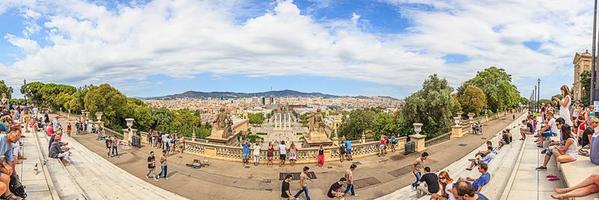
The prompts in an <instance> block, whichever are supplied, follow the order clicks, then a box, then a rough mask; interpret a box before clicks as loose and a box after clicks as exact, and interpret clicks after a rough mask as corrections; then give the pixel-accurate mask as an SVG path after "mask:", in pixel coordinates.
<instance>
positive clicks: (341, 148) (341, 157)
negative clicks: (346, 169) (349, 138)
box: [339, 140, 345, 162]
mask: <svg viewBox="0 0 599 200" xmlns="http://www.w3.org/2000/svg"><path fill="white" fill-rule="evenodd" d="M343 160H345V140H342V142H341V144H339V162H343Z"/></svg>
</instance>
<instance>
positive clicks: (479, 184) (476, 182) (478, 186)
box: [466, 163, 491, 193]
mask: <svg viewBox="0 0 599 200" xmlns="http://www.w3.org/2000/svg"><path fill="white" fill-rule="evenodd" d="M488 169H489V166H488V165H487V163H479V165H478V171H479V172H480V173H481V174H480V176H479V177H478V178H477V179H473V178H470V177H467V178H466V180H467V181H472V187H473V188H474V191H475V192H476V193H479V192H480V191H481V190H482V189H483V186H485V185H487V183H489V181H490V180H491V174H489V172H487V170H488Z"/></svg>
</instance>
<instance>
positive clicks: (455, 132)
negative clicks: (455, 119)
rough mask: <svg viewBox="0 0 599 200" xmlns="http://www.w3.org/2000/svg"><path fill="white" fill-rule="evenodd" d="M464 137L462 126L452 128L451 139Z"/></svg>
mask: <svg viewBox="0 0 599 200" xmlns="http://www.w3.org/2000/svg"><path fill="white" fill-rule="evenodd" d="M462 136H464V132H463V131H462V126H460V125H454V126H451V136H450V138H452V139H453V138H460V137H462Z"/></svg>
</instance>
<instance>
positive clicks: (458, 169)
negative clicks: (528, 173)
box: [378, 115, 525, 200]
mask: <svg viewBox="0 0 599 200" xmlns="http://www.w3.org/2000/svg"><path fill="white" fill-rule="evenodd" d="M523 117H525V116H524V115H523V116H521V117H520V118H519V119H518V120H515V121H514V122H513V123H512V124H510V125H509V126H507V127H506V128H511V129H512V136H513V137H514V140H513V142H512V143H511V144H509V145H506V146H504V147H503V148H502V149H501V150H500V151H498V154H497V156H496V157H495V158H494V159H493V160H492V161H491V163H489V173H491V181H490V182H489V183H488V184H487V185H486V186H485V187H483V190H482V191H481V193H482V194H484V195H485V196H487V197H488V198H489V199H499V198H500V196H501V195H502V193H503V190H504V188H505V186H506V184H507V183H508V181H509V178H510V175H511V173H512V171H513V168H514V165H515V163H516V162H517V160H518V159H517V158H518V154H519V153H520V151H521V149H522V148H523V144H524V143H523V142H522V141H521V140H518V139H519V138H520V130H519V129H518V128H514V127H516V125H517V124H518V122H519V121H521V120H522V119H523ZM500 134H501V132H500V133H497V135H496V136H495V137H494V138H491V141H492V142H493V146H497V141H499V139H500V138H501V135H500ZM439 145H443V144H439ZM484 148H486V144H483V145H481V146H480V147H479V148H477V149H475V150H474V151H472V152H470V153H469V154H468V155H466V156H464V157H463V158H462V159H460V160H458V161H456V162H454V163H452V164H451V165H449V166H447V167H446V168H444V169H442V170H438V169H432V170H434V171H436V172H439V171H448V172H449V175H450V176H451V178H452V179H454V181H456V180H457V179H458V178H464V179H465V178H466V177H473V178H476V177H478V176H479V175H480V173H479V172H478V171H477V170H476V169H473V170H472V171H467V170H466V168H467V167H469V166H470V162H469V161H468V159H470V158H474V155H475V154H476V153H477V152H478V151H479V150H481V149H484ZM430 198H431V197H430V196H429V195H425V196H422V197H419V196H418V195H417V192H416V191H414V190H412V188H411V186H406V187H404V188H402V189H399V190H397V191H395V192H393V193H391V194H388V195H386V196H383V197H380V198H378V200H396V199H419V200H428V199H430Z"/></svg>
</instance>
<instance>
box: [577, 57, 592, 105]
mask: <svg viewBox="0 0 599 200" xmlns="http://www.w3.org/2000/svg"><path fill="white" fill-rule="evenodd" d="M572 64H574V85H573V87H572V97H573V98H574V100H580V98H581V96H582V90H583V88H582V83H581V82H580V75H581V74H582V73H583V72H585V71H590V70H591V64H592V56H591V54H590V53H589V51H588V50H587V51H585V52H583V53H578V52H577V53H576V54H575V55H574V60H573V61H572ZM584 89H585V90H588V89H590V88H584Z"/></svg>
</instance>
